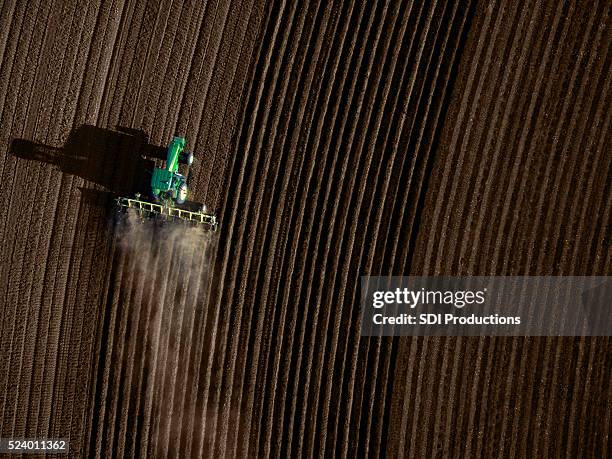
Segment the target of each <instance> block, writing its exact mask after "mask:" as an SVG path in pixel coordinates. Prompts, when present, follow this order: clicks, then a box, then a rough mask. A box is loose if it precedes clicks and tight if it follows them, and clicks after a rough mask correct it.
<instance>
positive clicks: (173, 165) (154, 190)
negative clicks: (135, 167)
mask: <svg viewBox="0 0 612 459" xmlns="http://www.w3.org/2000/svg"><path fill="white" fill-rule="evenodd" d="M179 162H180V163H181V164H187V165H188V166H191V164H192V163H193V153H188V152H187V151H186V150H185V139H184V138H182V137H175V138H174V139H172V142H170V145H168V156H167V158H166V167H165V168H164V169H161V168H159V167H156V168H155V169H153V176H152V177H151V196H152V197H153V198H154V199H155V200H157V201H160V202H163V203H164V204H166V205H174V203H176V204H183V203H184V202H185V200H186V199H187V179H186V178H185V176H184V175H181V174H180V173H179V171H178V166H179Z"/></svg>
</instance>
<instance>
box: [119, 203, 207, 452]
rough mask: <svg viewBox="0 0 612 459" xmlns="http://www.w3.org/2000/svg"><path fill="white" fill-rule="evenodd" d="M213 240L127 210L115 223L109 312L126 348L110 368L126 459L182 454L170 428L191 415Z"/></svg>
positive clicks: (177, 436) (196, 231)
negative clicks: (129, 455) (129, 457)
mask: <svg viewBox="0 0 612 459" xmlns="http://www.w3.org/2000/svg"><path fill="white" fill-rule="evenodd" d="M216 241H217V237H216V235H215V234H214V233H211V232H209V231H206V230H205V229H203V228H202V227H196V226H190V225H188V224H184V223H182V222H170V221H167V222H160V221H156V220H142V219H141V218H140V217H139V215H138V214H137V213H135V212H132V211H129V212H127V213H125V214H121V215H120V216H119V217H118V219H117V221H116V224H115V254H116V263H117V264H118V266H117V269H116V270H115V271H116V272H115V279H114V282H115V283H116V284H117V285H118V286H119V289H115V291H116V293H115V298H114V299H113V308H116V314H117V316H118V317H120V322H119V324H117V326H116V327H115V330H116V333H118V336H117V338H118V339H119V340H122V341H123V342H124V346H123V347H122V354H123V355H122V358H121V359H120V360H118V361H114V362H113V361H110V362H108V365H109V367H110V373H111V374H113V375H114V379H115V383H116V384H117V385H118V386H119V388H120V389H119V391H120V392H121V393H122V395H121V396H120V397H119V400H120V402H119V404H120V405H122V406H118V407H117V411H118V412H122V416H121V421H120V423H119V424H120V426H119V437H120V438H122V439H125V441H126V447H125V448H126V451H125V453H130V452H133V451H138V450H140V451H141V452H145V451H148V452H155V455H160V456H165V455H167V454H168V453H173V452H176V451H178V450H179V449H182V448H184V447H185V441H186V438H187V437H188V435H189V434H188V433H186V432H182V431H181V429H177V428H176V426H177V425H181V424H183V423H186V424H189V422H190V417H193V416H194V413H193V409H192V408H193V400H192V396H193V394H192V391H193V386H194V382H195V381H197V375H198V371H199V365H200V360H201V354H202V343H203V337H202V334H203V330H204V329H205V323H206V317H207V307H206V306H207V299H208V293H209V289H210V285H211V276H212V268H211V260H212V254H213V253H214V251H215V248H216ZM130 429H131V430H130ZM115 435H116V433H115ZM181 438H182V445H181ZM130 439H131V440H130ZM130 441H131V444H132V447H131V448H130Z"/></svg>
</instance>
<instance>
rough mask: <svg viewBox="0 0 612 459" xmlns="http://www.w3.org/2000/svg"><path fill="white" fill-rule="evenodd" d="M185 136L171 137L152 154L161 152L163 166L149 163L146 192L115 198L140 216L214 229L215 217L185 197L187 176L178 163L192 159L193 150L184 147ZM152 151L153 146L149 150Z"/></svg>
mask: <svg viewBox="0 0 612 459" xmlns="http://www.w3.org/2000/svg"><path fill="white" fill-rule="evenodd" d="M185 143H186V142H185V139H184V138H183V137H174V138H173V139H172V141H171V142H170V144H169V145H168V148H167V149H166V150H165V151H164V150H163V149H161V148H160V149H158V153H157V154H153V156H154V157H157V158H158V159H162V158H163V156H161V155H160V152H159V150H161V152H162V153H165V167H163V168H161V167H153V170H152V171H149V172H150V174H151V179H150V182H149V185H148V187H147V188H148V190H147V191H148V192H145V193H143V194H144V195H143V194H141V193H140V192H137V193H135V194H134V195H133V196H132V197H119V198H117V199H116V203H117V206H118V207H119V209H120V210H127V209H132V210H133V211H135V212H137V213H138V215H139V216H140V217H141V218H142V219H149V218H156V219H162V220H169V221H174V220H177V221H184V222H188V223H192V224H195V225H203V226H204V227H205V228H207V229H209V230H212V231H216V230H217V227H218V222H217V217H216V216H215V215H214V214H212V213H208V212H206V209H205V207H204V206H203V205H202V204H199V203H196V202H191V201H187V197H188V194H189V190H188V187H187V177H186V176H185V175H183V174H181V173H180V172H179V164H184V165H186V166H187V167H189V166H191V164H192V163H193V153H189V152H187V151H186V149H185ZM152 151H155V150H152Z"/></svg>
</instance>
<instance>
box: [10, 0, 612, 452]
mask: <svg viewBox="0 0 612 459" xmlns="http://www.w3.org/2000/svg"><path fill="white" fill-rule="evenodd" d="M587 3H588V4H587ZM609 7H610V4H609V2H605V1H604V2H593V3H591V2H554V1H544V2H541V1H533V2H527V4H525V5H521V6H519V5H516V4H514V3H513V2H510V1H504V0H500V1H496V2H490V3H487V2H480V1H470V2H458V1H451V2H426V1H415V2H401V1H394V0H391V1H380V2H364V1H354V0H345V1H338V2H284V1H278V2H267V3H265V4H264V3H262V2H260V1H259V0H239V1H236V2H215V1H209V2H195V1H193V2H189V1H187V2H177V1H124V2H121V1H108V2H89V3H86V4H85V3H83V2H77V1H76V0H75V1H73V2H70V1H65V2H58V3H55V4H51V3H47V2H44V1H40V2H32V4H31V5H26V4H25V2H10V1H7V2H4V3H3V4H2V6H1V9H0V56H1V58H2V59H1V63H2V64H1V67H0V103H1V105H0V107H1V108H0V110H2V112H1V116H0V121H1V123H2V124H1V128H0V145H1V147H2V150H1V154H2V155H3V156H2V169H1V173H2V176H1V179H2V188H1V191H0V205H1V207H0V215H1V217H2V218H1V221H2V223H0V225H2V226H0V228H1V231H2V233H1V234H0V240H3V241H4V242H3V243H4V247H3V250H2V254H1V257H2V258H1V261H2V265H1V271H0V288H1V289H2V290H1V291H0V295H2V296H1V298H2V299H3V301H4V304H3V307H2V309H1V311H2V312H1V314H2V329H1V336H0V369H1V370H2V371H0V391H1V392H0V397H1V398H0V421H1V428H0V434H1V436H2V437H10V436H30V437H32V436H44V437H68V436H69V437H70V439H71V442H72V448H73V452H74V453H75V455H79V454H89V455H100V456H112V455H117V456H121V455H128V456H131V455H139V456H148V455H157V456H165V455H167V454H170V455H172V456H179V457H188V456H198V455H204V456H214V457H222V456H230V457H233V456H261V455H264V456H267V455H274V456H279V455H283V456H284V455H308V456H311V455H320V454H326V455H333V454H336V455H340V456H344V457H353V456H356V455H365V454H370V455H375V456H376V455H383V454H384V453H385V452H386V453H389V454H392V455H399V456H404V455H410V456H412V455H418V454H424V455H428V456H429V455H434V454H437V455H444V456H447V455H451V456H463V455H478V456H480V455H487V456H489V455H498V454H508V455H516V454H519V455H525V454H531V453H534V454H535V455H544V454H545V453H549V454H551V455H555V456H556V455H559V454H560V453H563V454H567V455H570V456H576V455H580V454H581V453H583V454H590V455H593V456H597V457H605V456H606V454H607V453H608V450H609V430H610V417H611V410H610V403H609V401H610V399H611V398H612V397H611V395H612V394H611V393H610V391H611V390H612V389H611V386H610V384H609V382H607V381H608V380H609V375H610V372H611V365H612V361H611V357H610V356H611V353H610V342H609V340H608V339H588V340H587V339H553V338H547V339H490V338H483V339H476V338H470V339H468V338H452V339H451V338H436V339H433V338H430V339H406V340H399V339H393V340H392V339H384V340H380V339H369V338H368V339H361V338H360V337H359V329H358V325H359V308H358V302H359V298H358V295H359V276H360V275H363V274H368V273H371V274H382V275H385V274H395V275H400V274H410V273H412V274H430V275H431V274H481V275H483V274H484V275H486V274H498V275H524V274H532V275H533V274H574V275H588V274H599V275H605V274H609V273H610V271H611V269H610V267H611V263H612V259H611V253H610V249H609V241H610V218H611V208H612V197H611V196H612V194H611V193H610V183H611V182H612V180H611V178H610V177H611V176H612V174H611V164H610V161H611V157H610V155H609V151H610V134H609V131H610V129H609V124H610V113H609V112H610V110H609V105H610V91H609V87H608V86H609V83H610V72H609V68H610V51H609V44H610V33H609V25H610V24H609ZM82 125H93V126H98V127H100V128H105V129H106V128H109V129H112V128H114V127H115V126H117V125H121V126H125V127H132V128H139V129H140V128H142V129H144V130H145V131H146V132H148V133H149V134H150V137H151V141H152V143H155V144H163V143H165V142H166V141H167V140H168V139H169V137H170V136H171V135H172V134H174V133H177V134H181V135H185V136H186V137H187V139H188V143H189V146H190V148H192V149H193V150H194V151H195V152H196V157H197V158H198V159H199V160H198V161H197V162H196V164H195V166H194V168H193V170H192V178H193V180H192V190H193V192H194V197H195V198H196V199H198V200H200V201H203V202H205V203H206V204H207V205H209V207H211V208H217V209H218V210H219V212H220V214H221V217H222V220H221V231H220V234H219V235H218V240H217V239H216V238H215V239H213V240H210V241H209V240H206V241H204V240H199V243H200V244H199V245H198V247H201V249H193V246H185V245H184V244H183V243H182V242H181V241H182V240H183V236H185V235H179V236H176V235H175V234H173V235H168V234H164V233H163V231H162V230H153V229H152V228H149V227H144V228H140V230H138V231H141V232H142V231H144V235H143V234H142V233H137V234H138V236H139V237H137V238H134V231H136V230H129V231H128V230H126V228H125V227H124V226H122V225H119V226H113V225H111V223H110V212H109V206H108V204H109V200H110V198H109V195H108V193H105V191H114V190H116V189H118V188H120V187H121V186H122V185H123V186H124V185H125V184H126V183H129V180H124V176H123V174H120V173H119V171H118V170H117V169H118V164H120V163H121V159H122V158H120V155H127V154H129V147H127V148H126V147H125V145H126V143H125V142H124V140H121V139H123V137H121V138H119V137H118V138H115V137H114V136H115V134H112V133H111V134H109V133H108V132H106V131H104V130H99V131H96V130H92V129H89V130H87V131H86V132H90V133H92V134H91V136H92V137H95V136H98V135H100V136H101V137H104V139H103V140H101V141H99V142H98V143H99V144H101V145H102V147H104V146H106V147H107V148H102V149H99V148H94V146H93V143H95V142H94V141H95V139H93V138H92V140H91V143H89V141H88V140H87V141H84V142H81V141H77V140H78V139H79V135H78V132H77V135H75V134H74V132H75V131H74V130H75V129H78V128H79V126H82ZM102 131H104V132H105V133H103V132H102ZM71 132H72V133H73V134H71ZM109 132H110V131H109ZM113 132H114V131H113ZM109 136H110V137H109ZM109 138H112V139H113V140H109ZM14 139H25V140H27V141H33V142H36V143H38V144H44V145H47V146H50V147H63V149H61V148H60V149H59V150H53V149H47V151H48V152H49V153H48V154H47V156H45V159H41V156H39V157H38V158H36V159H39V160H38V161H36V160H33V159H32V158H30V159H31V160H29V161H28V160H24V159H22V158H21V157H19V156H20V154H19V152H16V151H15V147H14V142H13V140H14ZM75 139H77V140H75ZM66 145H72V146H71V147H70V148H68V147H66ZM115 145H124V147H122V148H118V147H117V148H116V147H115ZM127 145H129V144H127ZM111 146H113V147H112V148H110V147H111ZM11 152H12V153H11ZM71 154H76V157H71ZM73 156H74V155H73ZM81 156H82V157H85V158H86V159H83V158H81ZM98 156H101V157H102V159H101V160H100V158H97V157H98ZM92 158H94V159H96V158H97V160H98V162H97V163H96V162H95V161H91V159H92ZM68 162H72V163H73V164H71V165H68V164H67V163H68ZM94 163H95V164H96V167H93V164H94ZM83 164H84V165H83ZM92 168H93V169H97V170H99V171H102V173H97V174H94V173H93V172H92V170H90V169H92ZM155 231H157V232H155ZM154 236H159V237H158V238H155V237H154ZM200 250H201V251H200Z"/></svg>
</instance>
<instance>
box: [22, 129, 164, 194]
mask: <svg viewBox="0 0 612 459" xmlns="http://www.w3.org/2000/svg"><path fill="white" fill-rule="evenodd" d="M11 154H12V155H13V156H15V157H17V158H21V159H25V160H28V161H40V162H43V163H47V164H51V165H53V166H55V167H57V168H58V169H59V170H61V171H62V172H64V173H66V174H71V175H75V176H78V177H81V178H83V179H84V180H85V181H86V182H88V183H86V187H87V188H88V186H89V185H99V186H101V187H103V188H104V189H105V190H106V191H108V192H111V193H115V194H125V193H133V192H135V191H142V190H145V189H146V187H147V185H148V183H149V180H150V176H149V174H150V171H151V169H152V168H153V165H154V162H153V161H152V160H150V159H145V157H148V158H160V159H165V155H166V148H165V147H159V146H156V145H151V144H149V139H148V137H147V135H146V134H145V133H144V132H143V131H140V130H136V129H131V128H125V127H118V128H117V129H116V130H113V129H104V128H100V127H97V126H90V125H81V126H79V127H77V128H75V129H73V130H72V132H71V133H70V135H69V136H68V140H67V141H66V143H65V145H64V146H63V147H54V146H50V145H44V144H41V143H36V142H33V141H31V140H26V139H15V140H13V142H12V143H11Z"/></svg>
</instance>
